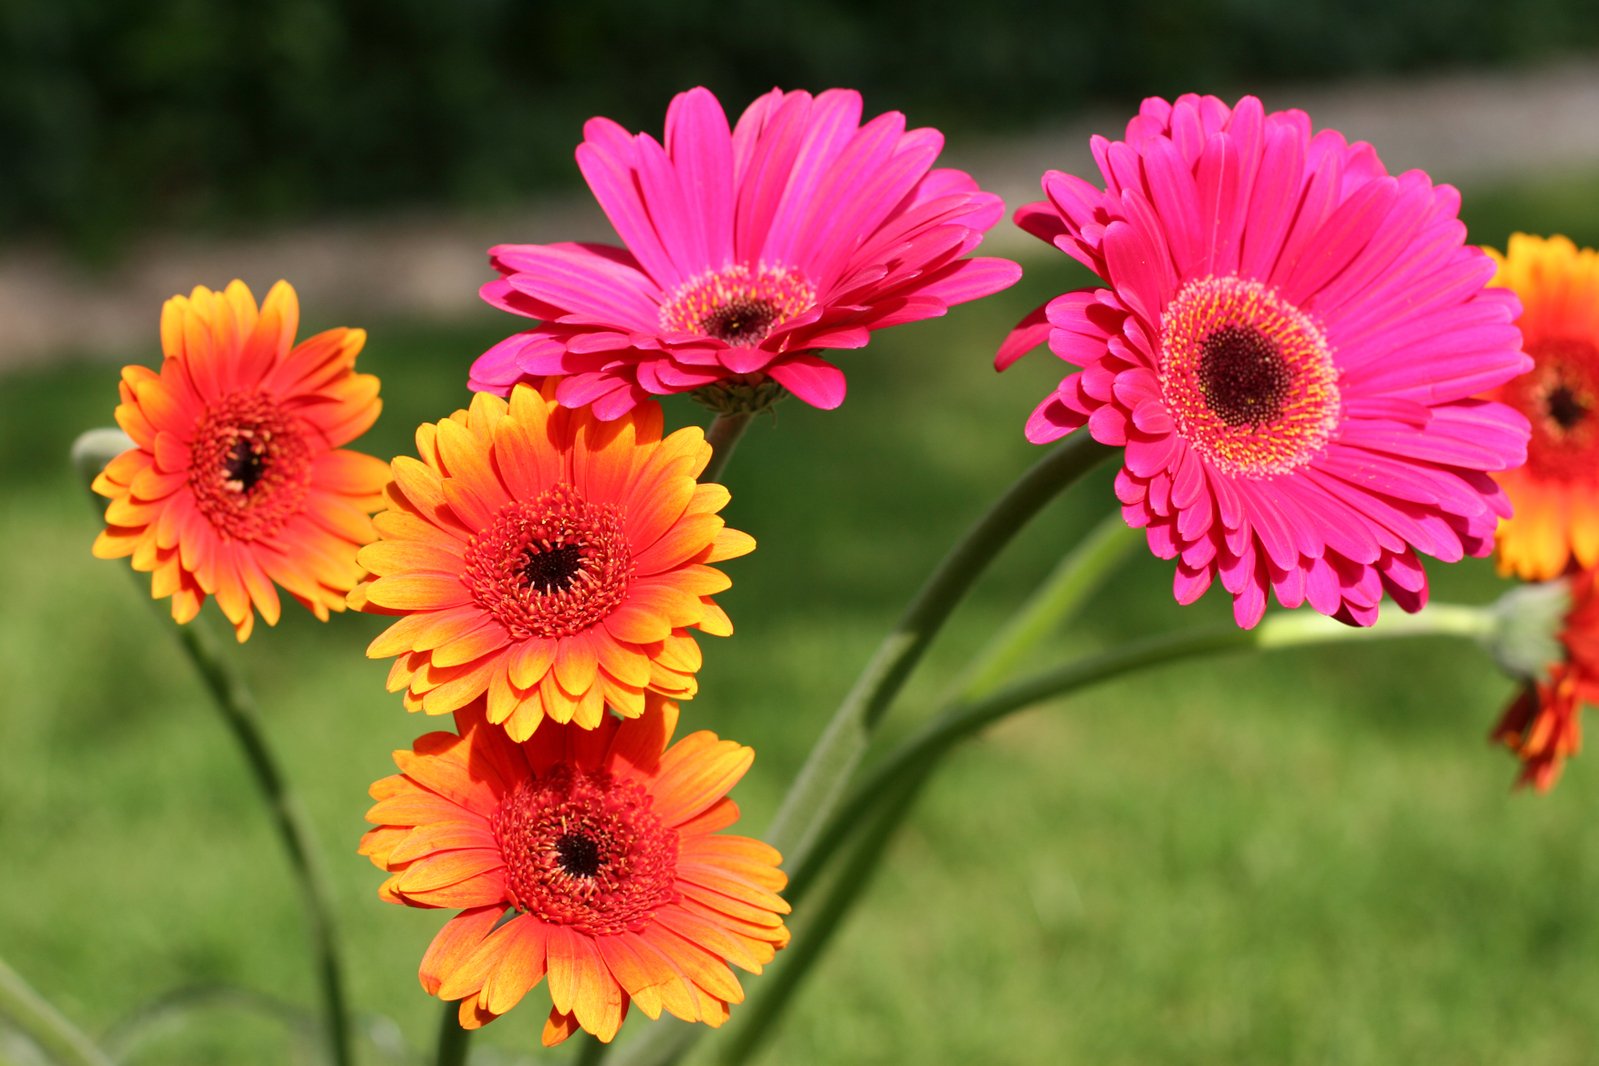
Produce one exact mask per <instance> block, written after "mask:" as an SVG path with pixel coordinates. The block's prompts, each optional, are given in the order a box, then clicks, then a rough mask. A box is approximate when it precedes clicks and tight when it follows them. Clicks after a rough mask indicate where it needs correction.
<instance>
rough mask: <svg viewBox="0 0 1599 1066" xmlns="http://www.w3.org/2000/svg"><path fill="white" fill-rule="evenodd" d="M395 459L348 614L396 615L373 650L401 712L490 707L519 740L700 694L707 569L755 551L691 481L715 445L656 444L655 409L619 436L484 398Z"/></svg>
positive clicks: (421, 432)
mask: <svg viewBox="0 0 1599 1066" xmlns="http://www.w3.org/2000/svg"><path fill="white" fill-rule="evenodd" d="M416 444H417V451H418V453H419V454H420V455H421V459H420V461H418V460H416V459H411V458H409V457H406V456H401V457H399V458H397V459H395V460H394V463H393V470H394V480H393V483H392V484H390V486H389V488H388V490H387V491H388V509H387V510H384V511H381V512H379V514H378V515H377V517H376V518H375V520H374V522H375V524H376V526H377V531H378V536H379V539H378V542H377V543H375V544H372V545H369V546H368V547H366V548H363V549H362V551H361V554H360V556H359V560H360V563H361V565H362V566H364V567H366V569H367V570H368V571H370V572H371V574H372V575H373V578H374V580H372V581H370V582H368V583H363V584H362V585H361V586H360V587H358V588H357V589H356V590H355V591H354V592H353V593H352V594H351V597H350V599H351V603H352V604H354V605H355V606H357V607H359V608H360V609H362V610H365V611H368V612H371V613H375V614H395V615H402V616H403V617H402V618H401V619H400V620H399V621H398V622H396V623H395V624H394V625H392V626H390V627H389V629H388V630H387V631H386V632H384V633H383V634H381V635H380V636H379V637H378V638H377V639H376V640H374V641H373V642H372V644H371V646H370V647H369V648H368V649H367V654H368V655H369V656H371V657H372V658H386V657H388V656H391V655H397V656H399V658H398V659H397V660H396V661H395V664H394V668H393V670H392V671H391V672H390V674H389V687H390V689H391V690H393V691H398V690H400V689H404V690H405V702H406V706H407V707H409V708H410V709H411V710H423V711H427V712H428V713H429V714H444V713H446V712H449V711H453V710H456V709H457V708H459V707H464V706H465V705H466V704H467V703H468V702H470V701H471V700H473V699H475V698H476V697H478V696H480V695H482V694H484V693H487V694H488V718H489V721H491V722H496V723H500V722H503V723H504V724H505V728H506V730H507V731H508V732H509V733H510V735H511V736H512V737H513V738H514V739H516V740H525V739H527V738H528V737H529V736H531V735H532V734H533V730H534V729H535V728H536V727H537V726H538V724H539V722H540V721H541V720H542V719H543V718H544V717H546V716H548V717H550V718H553V719H555V720H556V721H557V722H568V721H575V722H577V723H578V724H579V725H581V726H584V727H586V728H593V727H594V726H597V725H599V723H600V719H601V717H602V715H603V714H604V710H605V705H606V704H609V705H610V706H611V707H613V708H615V709H616V711H617V712H618V713H620V714H621V715H623V716H624V717H634V716H636V715H638V714H640V713H642V712H643V710H644V691H645V689H655V690H657V691H660V692H663V693H666V694H667V695H671V696H691V695H693V694H694V687H695V684H694V672H695V671H696V670H698V669H699V667H700V651H699V647H698V645H696V644H695V643H694V638H693V637H691V636H689V635H688V633H687V631H686V630H687V628H688V627H690V626H692V627H697V628H698V629H699V630H700V631H701V632H704V633H711V634H714V635H717V636H725V635H726V634H728V633H731V632H732V631H733V627H732V623H731V622H729V621H728V618H727V615H726V614H724V613H723V612H722V610H721V608H719V607H717V606H716V604H715V603H714V602H712V600H711V595H712V594H713V593H716V592H720V591H722V590H723V589H725V588H727V587H728V585H729V584H730V582H729V581H728V579H727V577H726V576H724V575H723V574H722V572H721V571H719V570H716V569H714V568H712V567H711V566H709V565H707V564H709V563H715V562H720V561H721V560H723V559H731V558H734V557H736V556H739V555H743V554H744V553H746V552H748V551H750V550H751V549H752V548H754V547H755V542H754V540H752V539H751V538H750V537H749V536H748V535H746V534H744V533H740V532H737V531H736V530H732V529H728V528H726V527H725V526H724V525H723V522H722V519H721V518H719V517H718V516H717V513H716V512H718V511H720V510H721V509H722V507H723V506H724V505H726V503H727V501H728V492H727V490H726V489H724V488H723V487H722V486H720V485H713V484H706V485H700V484H696V482H695V478H696V477H697V476H698V475H699V473H700V471H702V470H704V469H705V464H706V463H707V462H708V461H709V459H710V455H711V449H710V446H709V445H708V444H706V443H705V435H704V434H703V433H702V432H701V431H700V430H699V429H697V428H690V429H682V430H678V431H677V432H676V433H673V434H672V435H671V436H669V437H666V438H664V439H663V438H662V436H661V409H660V406H659V405H658V404H654V403H650V404H645V405H643V406H641V407H638V408H636V409H635V410H633V411H632V412H630V413H629V414H628V416H627V417H625V418H621V419H618V420H616V421H614V422H609V423H604V422H600V421H598V420H597V419H596V418H595V417H594V416H593V415H592V414H591V413H589V412H588V411H586V410H585V411H567V410H564V409H563V408H561V407H559V406H558V405H557V404H556V403H555V402H554V401H553V400H552V399H549V398H546V397H544V396H541V395H540V394H539V393H538V392H537V391H536V390H534V389H533V388H531V387H530V386H527V385H522V386H519V387H518V388H517V389H516V390H515V391H513V392H512V394H511V399H510V401H509V402H507V401H505V400H502V399H500V398H499V397H498V396H491V395H488V394H486V393H479V394H478V395H477V396H475V397H474V398H473V400H472V406H471V408H470V410H466V411H457V412H455V414H454V415H452V416H451V417H449V418H447V419H445V420H444V421H442V422H439V423H438V424H436V425H435V424H433V423H426V424H424V425H423V426H422V427H421V428H420V429H418V430H417V434H416Z"/></svg>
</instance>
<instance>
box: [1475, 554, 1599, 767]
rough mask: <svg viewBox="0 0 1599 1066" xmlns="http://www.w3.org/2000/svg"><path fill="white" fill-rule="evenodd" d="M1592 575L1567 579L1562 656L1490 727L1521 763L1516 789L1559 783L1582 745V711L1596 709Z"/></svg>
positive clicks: (1598, 627) (1597, 651)
mask: <svg viewBox="0 0 1599 1066" xmlns="http://www.w3.org/2000/svg"><path fill="white" fill-rule="evenodd" d="M1595 577H1596V573H1595V571H1592V570H1584V571H1581V572H1580V573H1578V574H1576V575H1575V576H1573V577H1571V578H1570V579H1569V583H1570V594H1571V606H1570V609H1569V610H1568V611H1567V612H1566V614H1565V617H1564V619H1563V620H1562V622H1561V626H1560V632H1559V640H1560V644H1561V646H1562V648H1563V649H1564V655H1563V657H1562V658H1561V659H1560V660H1559V661H1558V662H1553V663H1549V664H1548V666H1547V669H1546V671H1545V675H1544V676H1543V677H1541V678H1533V679H1529V680H1528V681H1527V682H1526V683H1525V684H1524V686H1523V687H1522V690H1521V692H1520V693H1519V694H1518V695H1517V697H1516V699H1515V700H1514V701H1512V703H1511V704H1510V706H1509V707H1508V708H1507V709H1506V710H1505V713H1504V717H1502V718H1501V719H1500V720H1499V724H1498V725H1497V726H1495V727H1494V730H1493V733H1492V734H1491V736H1492V738H1493V739H1494V740H1497V741H1499V742H1500V743H1502V744H1504V745H1505V747H1507V748H1509V749H1510V750H1511V751H1512V752H1514V753H1515V755H1516V756H1517V758H1519V759H1521V762H1522V770H1521V776H1520V778H1519V779H1518V780H1517V782H1516V783H1517V784H1518V785H1529V784H1530V785H1532V786H1533V787H1534V788H1536V789H1538V791H1540V792H1547V791H1548V790H1549V789H1550V788H1552V787H1554V784H1555V782H1556V781H1557V780H1559V778H1560V772H1561V770H1562V769H1563V768H1564V763H1565V760H1566V758H1567V757H1568V756H1571V755H1575V754H1577V751H1578V749H1579V748H1580V747H1581V745H1582V723H1581V721H1580V719H1579V713H1580V711H1581V710H1582V707H1583V705H1585V704H1591V703H1599V595H1596V591H1599V589H1596V585H1595Z"/></svg>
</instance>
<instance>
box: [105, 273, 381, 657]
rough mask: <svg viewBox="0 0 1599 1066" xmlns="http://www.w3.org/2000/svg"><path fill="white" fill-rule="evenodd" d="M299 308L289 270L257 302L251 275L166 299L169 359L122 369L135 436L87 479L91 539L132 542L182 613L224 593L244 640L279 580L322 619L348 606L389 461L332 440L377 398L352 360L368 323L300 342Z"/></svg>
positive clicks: (370, 416)
mask: <svg viewBox="0 0 1599 1066" xmlns="http://www.w3.org/2000/svg"><path fill="white" fill-rule="evenodd" d="M299 320H300V304H299V300H298V299H297V298H296V297H295V294H294V290H293V289H292V288H290V287H289V284H288V283H287V282H283V281H280V282H278V283H277V284H276V285H274V286H273V287H272V291H271V292H269V293H267V298H266V302H265V303H264V304H262V305H261V307H260V309H259V310H257V308H256V303H255V297H254V296H252V295H251V294H250V290H249V289H248V288H246V287H245V285H244V283H243V282H242V281H234V282H232V283H231V284H229V285H228V287H227V288H226V289H224V290H223V291H222V292H220V293H217V292H212V291H211V290H210V289H206V288H203V287H201V288H196V289H195V290H194V292H192V293H191V294H190V295H189V296H188V297H183V296H174V297H173V298H172V299H170V300H168V301H167V302H166V305H165V306H164V307H162V309H161V347H162V350H163V352H164V353H165V355H166V358H165V359H164V360H163V361H162V364H161V370H160V372H159V373H157V372H155V371H152V370H149V369H147V368H145V367H142V366H129V367H124V368H123V371H122V382H121V386H120V388H121V392H122V403H121V405H120V406H119V407H118V408H117V412H116V418H117V423H118V424H119V425H121V426H122V428H123V429H124V430H126V431H127V433H128V436H130V437H132V438H133V442H134V447H133V448H131V449H129V450H128V451H125V452H123V453H122V454H121V455H119V456H117V457H116V458H115V459H113V460H112V461H111V462H110V464H109V465H108V466H107V467H106V468H105V470H104V472H102V473H101V474H100V476H99V477H97V478H95V480H94V491H95V492H97V493H99V494H100V495H102V496H107V497H109V498H110V500H111V503H110V504H109V505H108V506H107V507H106V529H105V531H104V532H103V533H101V534H100V536H99V537H98V539H96V540H95V542H94V554H95V555H96V556H98V557H100V558H102V559H117V558H121V557H123V556H132V557H133V559H132V561H133V568H134V569H135V570H140V571H148V572H150V573H151V574H152V577H151V583H150V584H151V592H152V594H153V595H154V596H155V597H156V598H157V599H160V598H162V597H166V596H170V597H172V617H173V618H175V619H177V620H178V621H179V622H187V621H189V620H190V619H192V618H193V617H194V616H195V615H196V614H198V613H199V610H200V605H201V604H203V603H204V602H205V598H206V597H207V596H215V597H216V599H217V603H218V605H219V606H220V607H221V608H222V613H223V614H225V615H226V616H227V618H228V621H230V622H232V623H233V628H234V632H235V634H236V635H237V636H238V639H239V640H241V641H243V640H246V639H248V637H249V636H250V631H251V629H252V627H253V626H254V624H255V613H254V612H255V611H260V612H261V617H262V618H263V619H265V620H266V623H267V624H268V625H274V624H276V622H277V620H278V614H279V603H278V594H277V591H276V589H274V588H273V584H274V583H276V584H278V585H280V586H282V587H283V588H284V590H286V591H287V592H288V593H289V594H290V595H292V596H293V597H294V598H295V599H297V600H299V601H300V602H301V603H302V604H304V605H305V606H306V607H307V608H309V609H310V610H311V611H313V612H314V613H315V614H316V616H317V617H318V618H320V619H322V620H324V621H326V620H327V618H328V612H329V611H342V610H343V609H344V605H345V596H346V594H347V593H348V592H349V591H350V589H351V587H352V586H354V585H355V583H356V582H357V581H359V580H360V579H361V573H362V571H361V568H360V567H359V566H357V565H356V562H355V552H356V549H357V548H358V547H359V546H361V545H362V544H365V543H367V542H368V541H370V540H371V539H372V537H373V532H372V522H371V520H370V519H369V518H368V517H367V516H368V515H369V513H370V512H371V511H372V510H374V509H375V508H376V507H377V506H378V505H379V503H380V500H381V497H380V495H379V494H380V493H381V492H382V490H383V486H384V484H385V483H387V481H388V468H387V467H386V465H385V464H384V463H382V462H380V461H379V460H377V459H374V458H372V457H371V456H368V455H362V454H360V453H358V452H352V451H344V450H341V449H340V448H339V446H340V445H342V444H346V443H348V442H349V441H351V440H354V439H355V438H356V437H358V436H360V435H361V434H362V433H364V432H366V430H367V428H368V427H370V426H371V425H372V423H373V422H374V421H375V420H376V419H377V416H378V411H379V409H380V406H381V404H380V402H379V400H378V379H377V378H376V377H374V376H372V375H371V374H357V373H356V372H355V369H354V366H355V357H356V356H357V355H358V354H360V351H361V345H362V344H363V343H365V341H366V333H365V331H363V330H359V329H331V330H328V331H327V332H325V333H319V334H317V335H316V336H315V337H311V338H310V339H308V340H305V341H302V342H301V343H300V344H298V345H297V344H295V343H294V334H295V330H296V329H297V328H298V326H299ZM252 608H253V609H252Z"/></svg>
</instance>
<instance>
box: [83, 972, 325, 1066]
mask: <svg viewBox="0 0 1599 1066" xmlns="http://www.w3.org/2000/svg"><path fill="white" fill-rule="evenodd" d="M216 1010H235V1011H241V1012H244V1013H247V1014H253V1015H256V1016H257V1017H260V1018H265V1019H268V1020H271V1021H276V1022H278V1023H279V1024H281V1025H282V1026H283V1027H284V1028H285V1029H288V1030H289V1031H290V1032H291V1033H293V1034H294V1035H295V1036H296V1037H298V1038H301V1039H303V1038H304V1037H305V1036H306V1035H307V1034H308V1033H314V1032H315V1030H316V1021H315V1019H314V1018H312V1017H311V1016H310V1015H308V1014H307V1013H306V1012H305V1011H304V1010H302V1009H300V1008H299V1007H296V1006H294V1005H292V1004H289V1003H286V1002H284V1001H282V1000H280V999H276V998H274V997H272V996H268V995H264V994H262V993H260V992H256V991H254V990H253V989H249V988H241V987H239V986H236V985H224V984H217V985H194V986H190V987H187V988H177V989H173V990H172V991H170V992H167V993H165V994H164V995H161V996H159V997H157V998H156V999H154V1000H151V1001H150V1002H148V1003H146V1004H144V1005H143V1006H141V1007H139V1008H138V1009H137V1010H136V1011H134V1012H133V1013H131V1014H129V1015H128V1016H126V1017H124V1018H122V1019H120V1020H119V1021H118V1022H117V1023H116V1024H115V1025H113V1026H112V1027H111V1028H109V1029H107V1030H106V1031H105V1032H104V1033H103V1034H102V1035H101V1037H100V1042H101V1044H103V1045H104V1046H105V1049H106V1053H107V1055H109V1056H110V1057H111V1058H112V1059H113V1060H114V1061H117V1062H123V1061H126V1060H127V1059H130V1058H132V1057H133V1055H134V1054H135V1052H136V1051H138V1049H139V1047H140V1045H142V1044H144V1043H145V1042H146V1041H147V1040H149V1039H150V1038H151V1036H152V1034H153V1033H155V1032H156V1031H158V1030H160V1029H161V1028H163V1027H165V1026H170V1025H174V1024H178V1023H181V1022H182V1021H183V1020H184V1019H185V1018H187V1017H189V1016H191V1015H194V1014H198V1013H200V1012H201V1011H216Z"/></svg>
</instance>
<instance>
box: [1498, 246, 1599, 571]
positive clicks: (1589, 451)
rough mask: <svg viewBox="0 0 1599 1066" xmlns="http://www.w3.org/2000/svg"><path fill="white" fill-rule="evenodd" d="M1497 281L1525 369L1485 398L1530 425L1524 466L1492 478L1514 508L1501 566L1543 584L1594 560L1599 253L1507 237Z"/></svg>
mask: <svg viewBox="0 0 1599 1066" xmlns="http://www.w3.org/2000/svg"><path fill="white" fill-rule="evenodd" d="M1506 252H1507V254H1505V255H1500V254H1499V253H1497V252H1495V251H1494V250H1493V249H1492V248H1490V249H1488V254H1489V255H1491V256H1493V257H1494V261H1495V262H1496V263H1498V264H1499V272H1498V274H1496V275H1495V276H1494V284H1495V285H1503V286H1505V287H1507V288H1509V289H1510V290H1511V291H1513V292H1514V293H1515V294H1516V295H1517V296H1519V297H1520V298H1521V308H1522V310H1521V318H1520V325H1521V333H1522V343H1523V346H1524V347H1525V349H1526V352H1527V354H1528V355H1529V356H1531V357H1532V369H1531V370H1530V371H1529V372H1527V373H1526V374H1523V375H1521V376H1520V377H1518V378H1516V379H1515V380H1514V381H1511V382H1509V383H1507V384H1505V385H1501V386H1500V387H1499V388H1497V389H1494V390H1493V391H1492V392H1490V393H1489V394H1488V395H1489V396H1490V397H1491V398H1493V399H1496V400H1502V401H1503V402H1505V403H1507V404H1509V405H1510V406H1511V407H1514V408H1515V409H1516V410H1518V411H1520V412H1521V413H1522V414H1524V415H1526V416H1527V418H1528V419H1529V420H1530V421H1531V422H1532V439H1531V440H1530V441H1528V443H1527V462H1526V465H1525V466H1519V467H1515V468H1513V469H1510V470H1505V471H1502V472H1500V473H1498V474H1496V475H1494V476H1495V477H1496V478H1497V479H1498V481H1499V483H1500V484H1501V485H1503V486H1504V489H1505V494H1506V495H1507V496H1509V497H1510V503H1511V505H1512V506H1513V507H1514V508H1515V514H1514V515H1512V516H1511V517H1509V518H1506V519H1505V520H1504V521H1502V522H1500V523H1499V532H1498V547H1499V570H1500V572H1501V573H1506V574H1515V575H1516V576H1517V577H1519V578H1522V579H1523V580H1527V581H1547V580H1549V579H1550V578H1553V577H1558V576H1559V575H1560V574H1562V573H1564V572H1565V571H1566V568H1567V566H1569V565H1572V564H1575V565H1576V566H1579V567H1592V566H1595V565H1599V417H1596V414H1599V411H1596V409H1599V253H1596V252H1594V251H1593V250H1592V249H1589V248H1583V249H1580V250H1579V249H1578V248H1577V246H1576V245H1575V244H1573V243H1572V242H1571V241H1569V240H1567V239H1566V238H1565V237H1550V238H1548V239H1544V238H1541V237H1532V236H1528V235H1527V234H1525V233H1517V234H1514V235H1512V236H1511V238H1510V244H1509V246H1508V247H1507V249H1506Z"/></svg>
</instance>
